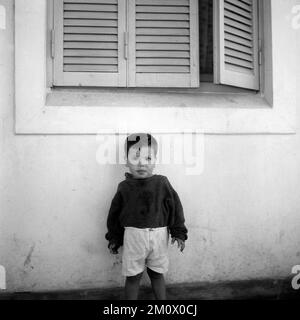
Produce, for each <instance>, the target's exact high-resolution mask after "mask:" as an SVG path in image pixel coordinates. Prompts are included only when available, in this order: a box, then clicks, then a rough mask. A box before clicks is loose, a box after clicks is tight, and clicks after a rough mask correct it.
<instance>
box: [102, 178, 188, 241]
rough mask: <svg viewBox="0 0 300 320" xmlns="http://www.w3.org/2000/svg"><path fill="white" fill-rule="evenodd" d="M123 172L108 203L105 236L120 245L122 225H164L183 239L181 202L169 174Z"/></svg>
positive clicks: (140, 226)
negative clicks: (139, 176)
mask: <svg viewBox="0 0 300 320" xmlns="http://www.w3.org/2000/svg"><path fill="white" fill-rule="evenodd" d="M125 176H126V179H125V180H124V181H122V182H121V183H119V185H118V190H117V193H116V194H115V196H114V198H113V200H112V203H111V207H110V210H109V214H108V218H107V229H108V232H107V233H106V235H105V238H106V239H107V240H108V241H109V242H110V243H114V244H115V245H116V246H117V247H119V246H122V245H123V235H124V227H136V228H157V227H165V226H167V227H168V228H169V231H170V234H171V236H172V237H176V238H179V239H182V240H186V239H187V228H186V227H185V225H184V221H185V219H184V214H183V209H182V205H181V202H180V199H179V197H178V194H177V193H176V191H175V190H174V189H173V187H172V186H171V184H170V182H169V180H168V178H167V177H165V176H162V175H153V176H151V177H149V178H145V179H134V178H133V177H132V175H131V174H130V173H126V174H125Z"/></svg>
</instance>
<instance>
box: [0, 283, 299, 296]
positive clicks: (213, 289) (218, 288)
mask: <svg viewBox="0 0 300 320" xmlns="http://www.w3.org/2000/svg"><path fill="white" fill-rule="evenodd" d="M1 299H2V300H4V299H5V300H8V299H9V300H32V299H34V300H48V299H49V300H121V299H124V290H123V288H107V289H100V288H99V289H90V290H89V289H85V290H72V291H55V292H15V293H4V292H3V293H0V300H1ZM139 299H140V300H153V299H154V297H153V294H152V290H151V288H150V287H141V288H140V293H139ZM167 299H168V300H188V299H191V300H223V299H229V300H236V299H247V300H248V299H252V300H253V299H259V300H263V299H267V300H281V299H299V300H300V289H299V290H294V289H292V287H291V279H277V280H273V279H260V280H244V281H228V282H216V283H205V282H201V283H181V284H172V285H167Z"/></svg>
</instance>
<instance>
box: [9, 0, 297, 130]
mask: <svg viewBox="0 0 300 320" xmlns="http://www.w3.org/2000/svg"><path fill="white" fill-rule="evenodd" d="M280 3H282V2H280ZM272 4H273V6H272V20H273V19H274V21H280V19H281V17H282V8H281V7H280V5H279V6H276V2H272ZM283 22H284V21H283ZM283 22H282V21H281V22H278V23H277V24H274V25H275V26H276V27H275V28H274V30H272V33H273V34H274V36H275V39H273V42H274V43H275V44H276V50H273V51H272V60H270V61H274V63H273V65H272V67H273V70H272V73H270V77H271V80H272V81H271V82H270V83H271V86H272V90H273V89H274V90H273V92H274V94H273V96H272V107H270V105H268V103H267V102H266V101H265V99H264V98H262V97H261V96H260V95H255V94H239V93H235V94H232V93H218V94H216V93H205V94H204V93H202V92H201V93H200V92H199V93H193V94H190V93H189V94H186V93H183V92H180V93H178V92H176V93H175V92H173V93H170V92H166V93H164V94H158V93H157V92H156V93H155V92H147V94H145V92H134V91H124V92H118V93H116V92H115V93H113V92H111V91H109V90H108V91H103V92H101V93H96V92H83V91H81V92H78V93H74V92H71V91H69V92H68V90H67V91H64V90H62V91H60V92H59V91H55V90H54V91H50V90H49V88H47V77H46V68H47V59H46V57H47V48H48V46H47V45H46V39H47V36H46V35H47V1H46V0H15V41H16V43H15V49H16V52H15V63H16V65H15V69H16V77H15V78H16V127H15V131H16V133H17V134H97V133H112V132H120V131H125V132H132V131H137V130H138V131H140V130H142V131H146V130H147V131H148V130H149V131H150V132H153V133H179V132H183V131H187V130H189V131H194V132H196V131H198V132H203V133H207V134H264V133H268V134H269V133H272V134H273V133H275V134H277V133H280V134H290V133H295V110H296V107H295V106H296V101H295V98H293V97H294V92H296V91H295V90H296V82H295V81H294V80H295V79H291V78H290V73H284V74H282V72H281V70H282V68H283V66H282V63H285V64H286V65H285V68H290V69H291V70H293V63H294V62H295V61H297V51H296V49H292V48H291V50H289V52H288V54H289V55H290V56H289V57H287V56H286V55H287V53H286V52H285V50H280V49H281V48H286V47H291V46H292V45H293V44H295V43H297V41H296V40H297V34H296V33H292V32H290V29H288V32H286V33H285V34H286V37H281V36H280V34H281V33H280V32H278V30H279V31H280V30H281V31H282V30H283V31H284V30H285V29H287V27H286V26H285V25H284V24H283ZM277 29H278V30H277ZM283 31H282V32H283ZM278 34H279V36H278ZM270 48H272V47H270ZM282 54H283V55H284V56H281V55H282ZM281 61H283V62H282V63H280V62H281ZM25 62H26V63H25ZM287 62H288V64H289V65H287ZM272 74H273V75H274V76H272ZM291 74H292V73H291ZM287 77H289V78H287ZM279 88H280V89H279ZM268 101H269V100H268Z"/></svg>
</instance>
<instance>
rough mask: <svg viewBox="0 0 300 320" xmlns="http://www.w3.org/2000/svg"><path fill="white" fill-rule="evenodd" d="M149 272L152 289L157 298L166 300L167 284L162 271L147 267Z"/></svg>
mask: <svg viewBox="0 0 300 320" xmlns="http://www.w3.org/2000/svg"><path fill="white" fill-rule="evenodd" d="M147 273H148V275H149V278H150V280H151V285H152V289H153V292H154V296H155V299H156V300H166V284H165V278H164V275H163V274H162V273H158V272H155V271H153V270H151V269H150V268H147Z"/></svg>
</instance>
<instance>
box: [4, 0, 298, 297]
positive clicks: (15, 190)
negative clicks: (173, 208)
mask: <svg viewBox="0 0 300 320" xmlns="http://www.w3.org/2000/svg"><path fill="white" fill-rule="evenodd" d="M276 1H277V0H276ZM278 1H280V2H281V4H282V6H283V11H282V12H283V13H282V16H281V18H280V19H281V20H282V21H286V23H290V19H291V13H290V11H288V10H289V8H290V5H291V4H292V3H293V4H296V3H297V1H296V0H289V1H287V2H286V1H283V0H278ZM286 3H288V4H286ZM0 5H4V6H5V8H6V13H7V26H6V29H0V75H1V77H0V107H1V109H0V112H1V113H0V119H1V120H0V130H1V131H0V148H1V158H0V161H1V192H0V200H1V202H0V205H1V206H0V210H1V211H0V264H1V265H3V266H5V267H6V270H7V282H8V283H7V286H8V290H9V291H15V290H16V291H21V290H26V291H29V290H52V289H72V288H92V287H106V286H116V285H122V284H123V281H124V279H123V278H122V276H121V273H120V268H121V265H120V259H118V258H117V257H115V256H110V254H109V253H108V250H107V248H106V246H107V243H106V241H105V240H104V234H105V232H106V225H105V223H106V216H107V211H108V208H109V205H110V201H111V198H112V196H113V194H114V192H115V189H116V186H117V183H118V182H119V181H120V180H121V179H123V174H124V168H123V167H122V166H117V165H106V166H100V165H98V164H97V162H96V152H97V148H98V142H97V141H96V139H95V136H80V135H74V136H63V135H62V136H46V135H45V136H39V135H36V136H33V135H28V136H26V135H23V136H22V135H19V136H16V135H15V134H14V59H13V55H14V27H13V26H14V20H13V1H11V0H0ZM282 36H284V34H283V35H282ZM299 37H300V29H299ZM284 49H286V50H288V48H284ZM299 55H300V47H299V51H298V55H296V54H295V57H297V56H299ZM294 62H296V59H295V61H287V65H286V69H285V70H283V71H282V72H283V73H284V76H286V77H288V73H289V72H296V71H297V72H298V83H300V70H299V69H300V68H299V63H298V65H296V64H293V63H294ZM28 79H29V81H30V75H28ZM284 91H285V88H284V89H283V90H282V95H281V97H282V99H284V97H285V96H284ZM294 94H295V95H297V101H298V102H300V94H299V90H298V92H294ZM286 99H287V101H288V100H289V97H286ZM297 123H298V127H297V131H299V125H300V115H299V113H298V114H297ZM299 164H300V135H299V134H297V135H247V136H237V135H236V136H221V135H220V136H206V137H205V168H204V172H203V174H202V175H201V176H185V170H184V167H183V166H175V165H170V166H160V167H159V168H158V169H159V172H161V173H163V174H165V175H167V176H168V177H169V179H170V180H171V182H172V183H173V185H174V187H175V188H176V189H177V191H178V193H179V194H180V196H181V199H182V202H183V205H184V208H185V215H186V224H187V227H188V229H189V240H188V242H187V247H186V249H185V252H184V254H181V253H180V252H177V250H176V248H174V247H172V248H171V249H170V255H171V265H170V271H169V273H168V275H167V281H168V283H174V282H182V281H189V282H193V281H206V280H208V281H216V280H230V279H249V278H261V277H269V278H277V277H286V276H289V275H290V271H291V267H292V266H293V265H295V264H300V247H299V243H300V232H299V230H300V219H299V212H300V165H299ZM143 281H144V282H145V281H146V282H147V280H146V277H145V279H144V280H143Z"/></svg>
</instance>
